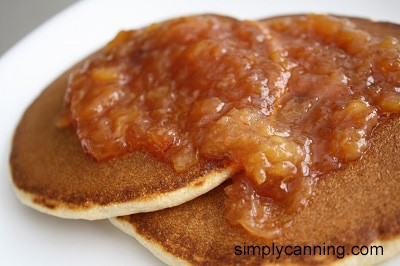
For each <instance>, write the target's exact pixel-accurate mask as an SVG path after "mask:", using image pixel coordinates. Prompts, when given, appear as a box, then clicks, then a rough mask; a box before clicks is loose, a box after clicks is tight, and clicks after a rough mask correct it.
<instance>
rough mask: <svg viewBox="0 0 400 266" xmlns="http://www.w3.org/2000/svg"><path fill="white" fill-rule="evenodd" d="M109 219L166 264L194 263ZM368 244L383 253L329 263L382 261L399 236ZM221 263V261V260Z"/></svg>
mask: <svg viewBox="0 0 400 266" xmlns="http://www.w3.org/2000/svg"><path fill="white" fill-rule="evenodd" d="M109 221H110V222H111V224H112V225H114V226H115V227H117V228H118V229H120V230H121V231H123V232H124V233H126V234H128V235H129V236H131V237H133V238H135V239H136V240H137V241H138V242H139V243H140V244H141V245H142V246H144V247H145V248H146V249H148V250H149V251H150V252H151V253H153V255H154V256H156V257H157V258H158V259H160V260H161V261H162V262H164V263H166V264H167V265H194V264H192V263H191V262H190V261H187V260H184V259H182V258H179V257H177V256H175V255H173V254H172V253H169V252H168V251H166V250H165V249H164V247H163V246H162V245H160V244H159V243H156V242H153V241H151V240H150V239H147V238H145V237H143V236H142V235H141V234H140V233H138V232H137V230H136V227H135V226H134V225H133V224H131V223H129V222H128V221H126V220H122V219H119V218H118V217H114V218H109ZM370 245H381V246H382V247H383V250H384V251H385V252H384V255H368V256H363V255H358V256H355V255H350V256H346V257H345V259H341V260H336V261H333V262H332V263H330V264H325V263H324V265H331V266H339V265H340V266H357V265H375V264H378V263H381V262H384V261H386V260H388V259H390V258H392V257H394V256H395V255H397V254H398V252H399V250H400V236H396V237H394V238H391V239H382V240H380V239H377V241H375V242H373V243H371V244H370ZM222 263H223V262H222ZM263 265H264V266H273V265H278V264H277V263H267V264H263ZM279 265H298V264H292V263H283V264H282V263H279Z"/></svg>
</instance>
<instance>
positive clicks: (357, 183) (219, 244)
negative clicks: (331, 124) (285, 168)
mask: <svg viewBox="0 0 400 266" xmlns="http://www.w3.org/2000/svg"><path fill="white" fill-rule="evenodd" d="M351 20H352V21H353V22H355V23H356V24H357V25H358V26H359V27H361V28H363V29H365V30H368V31H369V32H371V33H374V34H378V35H381V36H385V35H391V36H395V37H397V38H399V37H400V31H399V29H400V26H398V25H395V24H392V23H386V22H372V21H369V20H365V19H355V18H354V19H353V18H351ZM399 154H400V118H399V117H398V116H397V117H391V118H390V119H388V120H386V121H385V122H383V123H382V124H381V125H380V126H378V127H377V128H376V129H375V132H374V136H373V137H372V138H371V146H370V148H369V150H368V151H367V152H366V154H365V155H364V156H363V158H362V159H361V160H359V161H356V162H352V163H350V164H349V165H347V166H346V167H345V168H342V169H340V170H338V171H334V172H331V173H329V174H327V175H325V176H323V177H322V178H321V179H320V181H319V183H318V186H317V187H316V188H315V196H314V197H313V198H312V199H311V200H310V201H309V202H308V204H307V206H306V207H305V208H304V209H303V210H302V211H300V212H299V213H298V214H296V215H295V217H294V218H293V222H292V224H291V225H290V226H289V227H288V228H285V229H284V233H283V234H282V235H280V236H278V237H276V238H274V239H263V238H257V237H253V236H251V235H249V234H248V233H247V232H246V231H245V230H244V229H242V228H239V227H234V226H232V225H230V224H229V223H228V222H227V220H226V214H225V206H224V199H225V197H226V195H225V193H224V191H223V189H224V187H225V186H226V185H228V184H229V182H230V181H227V182H226V183H224V184H223V185H221V186H220V187H218V188H217V189H215V190H213V191H211V192H208V193H207V194H205V195H203V196H201V197H199V198H196V199H194V200H193V201H190V202H187V203H185V204H183V205H180V206H177V207H174V208H170V209H165V210H161V211H157V212H153V213H143V214H134V215H130V216H124V217H117V218H112V219H110V221H111V222H112V223H113V224H114V225H115V226H116V227H118V228H119V229H121V230H122V231H124V232H126V233H128V234H129V235H131V236H133V237H135V238H136V239H137V240H138V241H139V242H140V243H141V244H143V245H144V246H145V247H146V248H148V249H149V250H150V251H151V252H152V253H153V254H154V255H155V256H157V257H158V258H159V259H161V260H162V261H164V262H165V263H167V264H169V265H177V264H187V265H214V264H229V265H233V264H240V265H242V264H243V265H269V264H276V263H278V264H286V265H289V264H290V265H293V264H310V265H316V264H324V265H325V264H345V265H370V264H376V263H379V262H381V261H383V260H386V259H388V258H390V257H392V256H394V255H395V254H396V253H398V252H400V204H399V202H400V194H399V191H400V156H399ZM272 243H274V244H275V245H280V246H287V245H310V246H315V245H320V246H324V245H333V246H344V247H345V248H346V252H350V249H351V247H352V246H356V245H358V246H362V245H366V246H371V245H381V246H382V247H383V250H384V252H383V255H366V256H362V255H358V256H354V255H353V256H352V255H347V254H344V255H345V256H344V258H338V257H337V256H309V255H305V256H283V257H281V258H279V259H276V258H274V257H272V256H266V257H265V258H264V259H263V258H262V257H261V256H250V255H235V254H234V252H235V246H241V247H243V246H244V245H247V246H249V245H259V246H263V245H269V246H271V245H272Z"/></svg>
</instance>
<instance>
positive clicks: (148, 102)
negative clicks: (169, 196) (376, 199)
mask: <svg viewBox="0 0 400 266" xmlns="http://www.w3.org/2000/svg"><path fill="white" fill-rule="evenodd" d="M399 112H400V44H399V42H398V40H397V39H395V38H392V37H387V38H378V37H376V36H373V35H371V34H368V33H367V32H365V31H362V30H359V29H358V28H357V27H356V26H355V25H354V24H352V23H351V22H349V21H348V20H345V19H339V18H334V17H329V16H322V15H310V16H300V17H291V18H276V19H271V20H266V21H259V22H254V21H238V20H235V19H232V18H227V17H220V16H212V15H206V16H194V17H187V18H179V19H174V20H170V21H167V22H163V23H160V24H154V25H151V26H149V27H147V28H144V29H141V30H136V31H124V32H121V33H119V34H118V35H117V37H116V38H115V39H114V40H113V41H112V42H110V43H109V44H108V45H107V46H106V47H104V48H103V49H102V50H101V51H100V52H98V53H97V54H96V55H95V56H93V57H92V58H91V59H90V60H89V61H88V62H87V63H86V64H85V66H84V67H83V68H82V69H80V70H79V71H77V72H76V73H74V74H73V75H72V76H71V78H70V81H69V86H68V90H67V94H66V97H65V114H66V116H64V119H60V120H59V121H58V122H59V124H60V125H67V124H68V123H72V124H73V125H74V127H75V128H76V131H77V134H78V137H79V139H80V141H81V144H82V147H83V149H84V151H85V152H86V153H88V154H90V155H91V156H93V157H94V158H95V159H97V160H99V161H103V160H108V159H111V158H115V157H118V156H122V155H124V154H127V153H129V152H130V151H133V150H138V149H141V150H149V151H151V152H152V153H153V154H154V155H156V156H158V157H160V158H162V159H164V160H166V161H168V162H170V163H171V164H172V165H173V166H174V168H175V169H176V171H178V172H182V171H186V170H187V169H189V168H190V167H192V166H193V165H195V164H196V163H197V162H198V160H199V158H205V159H208V160H222V159H224V160H230V161H231V162H232V163H234V164H236V165H237V166H238V167H239V168H241V169H242V170H243V171H242V172H243V173H242V174H241V175H239V177H237V178H235V179H234V180H233V184H232V185H230V186H229V187H227V189H226V193H227V195H228V198H227V200H226V206H227V217H228V219H229V221H230V222H231V223H232V224H240V225H241V226H243V227H244V228H246V229H247V230H248V231H250V232H251V233H253V234H257V235H259V236H264V237H270V236H272V235H274V234H276V233H279V232H280V230H281V229H282V228H284V227H285V226H290V217H291V216H292V215H293V213H294V212H296V211H298V210H299V209H300V208H301V207H302V206H303V205H304V204H306V202H307V198H308V197H309V196H310V195H311V194H312V187H313V184H315V182H316V181H317V179H318V177H319V176H321V175H323V174H325V173H327V172H329V171H332V170H335V169H338V168H340V167H341V166H342V165H343V164H345V163H347V162H350V161H354V160H357V159H359V158H360V157H361V156H362V154H363V153H364V152H365V150H366V149H367V148H368V139H369V138H370V136H371V134H372V131H373V129H374V127H376V125H377V124H378V123H379V120H380V118H381V117H382V116H386V115H388V114H391V113H399Z"/></svg>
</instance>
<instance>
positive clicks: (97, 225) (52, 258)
mask: <svg viewBox="0 0 400 266" xmlns="http://www.w3.org/2000/svg"><path fill="white" fill-rule="evenodd" d="M399 11H400V1H395V0H392V1H383V0H380V1H356V0H354V1H352V0H345V1H342V0H336V1H321V0H319V1H311V0H309V1H307V0H302V1H299V0H293V1H284V0H245V1H239V0H213V1H212V0H197V1H195V0H192V1H191V0H175V1H173V0H170V1H155V0H140V1H128V0H125V1H124V0H112V1H111V0H110V1H106V0H104V1H103V0H89V1H83V2H78V3H77V4H75V5H73V6H72V7H70V8H68V9H66V10H65V11H63V12H62V13H60V14H59V15H57V16H55V17H54V18H52V19H51V20H49V21H48V22H46V23H45V24H43V25H42V26H41V27H39V28H38V29H36V30H35V31H34V32H32V33H31V34H29V35H28V36H26V37H25V38H24V39H23V40H22V41H20V42H19V43H18V44H17V45H15V46H14V47H13V48H12V49H10V50H9V51H8V52H7V53H6V54H4V55H3V56H2V57H1V58H0V119H1V120H0V122H1V124H0V167H1V169H0V171H1V172H0V178H1V180H0V265H27V264H30V265H39V264H40V265H55V264H56V265H71V264H74V265H92V264H95V263H96V265H157V264H161V262H159V261H158V260H157V259H156V258H155V257H153V256H152V255H151V253H150V252H149V251H147V250H146V249H144V248H143V247H141V246H140V245H139V244H138V243H137V242H136V241H135V240H134V239H131V238H130V237H128V236H127V235H125V234H123V233H122V232H120V231H118V230H117V229H115V228H114V227H113V226H112V225H111V224H110V223H109V222H108V221H97V222H88V221H73V220H62V219H59V218H55V217H50V216H46V215H44V214H41V213H38V212H36V211H33V210H31V209H29V208H26V207H24V206H22V205H21V204H19V203H18V201H17V199H16V198H15V196H14V194H13V191H12V185H11V181H10V174H9V167H8V156H9V151H10V143H11V138H12V133H13V131H14V128H15V126H16V124H17V122H18V120H19V118H20V116H21V115H22V112H23V110H24V109H25V108H26V107H27V105H28V104H29V103H30V102H31V101H32V100H33V99H34V98H35V96H37V95H38V93H39V92H40V91H41V90H42V89H43V88H45V87H46V85H47V84H49V83H50V82H51V81H52V80H53V79H55V78H56V77H57V76H58V75H60V74H61V73H62V72H63V71H64V70H66V69H67V68H68V67H69V66H71V65H72V64H73V63H75V62H77V61H79V60H80V59H81V58H83V57H84V56H85V55H87V54H89V53H90V52H92V51H94V50H96V49H97V48H99V47H101V46H102V45H103V44H105V43H106V42H107V41H108V40H110V39H111V38H112V37H113V36H114V35H115V34H116V33H117V32H118V31H119V30H121V29H130V28H137V27H141V26H145V25H147V24H149V23H152V22H155V21H160V20H163V19H166V18H170V17H174V16H180V15H189V14H195V13H209V12H212V13H221V14H226V15H232V16H236V17H239V18H249V19H256V18H262V17H268V16H271V15H281V14H290V13H302V12H303V13H304V12H320V13H321V12H322V13H324V12H328V13H334V14H341V15H350V16H360V17H368V18H372V19H377V20H386V21H391V22H397V23H400V14H399ZM0 38H1V37H0ZM385 265H400V257H399V256H398V257H396V258H395V259H394V260H391V261H389V262H387V263H386V264H385Z"/></svg>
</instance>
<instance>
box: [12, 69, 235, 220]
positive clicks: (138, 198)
mask: <svg viewBox="0 0 400 266" xmlns="http://www.w3.org/2000/svg"><path fill="white" fill-rule="evenodd" d="M69 73H70V71H68V72H67V73H65V74H64V75H62V76H61V77H60V78H59V79H57V80H56V81H54V82H53V83H52V84H51V85H50V86H49V87H48V88H47V89H46V90H45V91H44V92H43V93H42V94H41V95H40V96H39V97H38V98H37V99H36V100H35V101H34V102H33V103H32V105H31V106H30V107H29V108H28V109H27V110H26V112H25V114H24V115H23V117H22V119H21V121H20V123H19V125H18V128H17V130H16V132H15V136H14V141H13V145H12V152H11V157H10V165H11V172H12V177H13V182H14V188H15V192H16V194H17V196H18V198H19V199H20V201H21V202H22V203H24V204H25V205H28V206H30V207H32V208H34V209H37V210H39V211H41V212H44V213H47V214H51V215H55V216H59V217H63V218H73V219H90V220H94V219H104V218H109V217H113V216H118V215H127V214H131V213H137V212H148V211H155V210H159V209H163V208H167V207H171V206H176V205H179V204H181V203H184V202H186V201H189V200H191V199H193V198H195V197H197V196H199V195H202V194H204V193H206V192H207V191H209V190H211V189H213V188H215V187H217V186H218V185H219V184H221V183H222V182H223V181H225V180H226V179H227V178H229V177H230V176H231V175H232V174H233V172H234V168H233V167H231V166H228V165H227V164H225V163H224V162H206V161H202V162H200V163H199V164H198V165H196V166H195V167H193V168H192V169H190V170H189V171H187V172H184V173H181V174H178V173H176V172H175V170H174V169H173V167H172V166H171V165H170V164H168V163H166V162H163V161H161V160H159V159H157V158H155V157H154V156H152V155H151V154H149V153H145V152H139V151H138V152H134V153H131V154H130V155H128V156H125V157H123V158H117V159H113V160H111V161H108V162H102V163H99V162H96V161H95V160H93V159H92V158H90V157H89V156H87V155H86V154H84V152H83V150H82V147H81V145H80V143H79V140H78V137H77V136H76V133H75V131H74V129H73V128H63V129H60V128H57V127H56V126H55V125H54V119H55V117H56V116H57V114H58V113H59V112H60V111H61V109H62V102H63V97H64V94H65V89H66V86H67V78H68V75H69Z"/></svg>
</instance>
